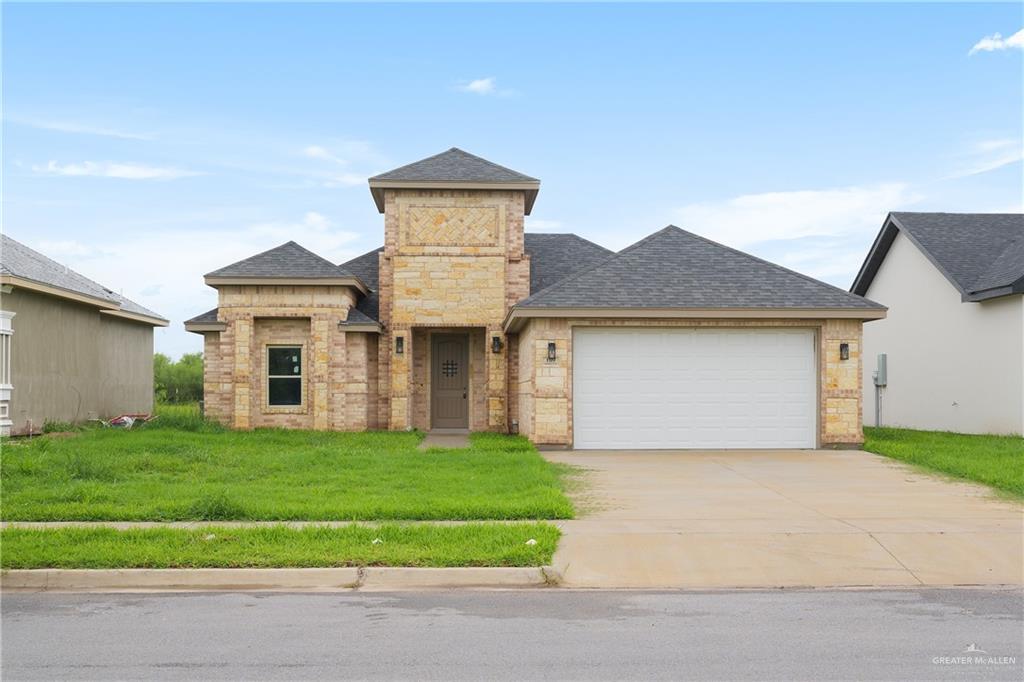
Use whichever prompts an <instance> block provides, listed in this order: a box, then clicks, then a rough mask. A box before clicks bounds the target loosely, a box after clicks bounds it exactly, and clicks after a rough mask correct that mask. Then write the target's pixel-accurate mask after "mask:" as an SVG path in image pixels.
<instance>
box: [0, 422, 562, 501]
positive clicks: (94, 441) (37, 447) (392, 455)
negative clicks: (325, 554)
mask: <svg viewBox="0 0 1024 682" xmlns="http://www.w3.org/2000/svg"><path fill="white" fill-rule="evenodd" d="M165 417H166V418H165ZM420 439H421V435H419V434H417V433H334V432H313V431H285V430H258V431H249V432H236V431H228V430H224V429H221V428H219V427H215V426H212V425H209V424H207V423H204V422H202V421H201V420H199V419H198V418H196V417H195V416H194V415H190V414H186V413H184V412H183V413H182V414H178V415H175V414H173V413H172V414H165V415H162V416H161V419H159V420H158V421H157V422H154V424H152V425H147V426H144V427H142V428H138V429H133V430H131V431H123V430H119V429H98V428H93V429H86V430H84V431H82V432H81V433H78V434H77V435H71V436H59V435H57V434H55V435H54V436H44V437H40V438H34V439H31V440H18V441H9V442H5V443H4V445H3V457H2V458H0V467H2V471H0V494H2V499H3V507H2V518H3V519H4V520H8V521H15V520H18V521H84V520H122V521H132V520H134V521H165V520H221V519H252V520H311V521H315V520H385V521H386V520H399V519H405V520H413V519H463V520H467V519H468V520H473V519H550V518H570V517H572V514H573V509H572V506H571V504H570V502H569V500H568V499H567V498H566V496H565V495H564V493H563V481H562V478H563V474H564V473H565V471H564V469H563V468H560V467H558V466H555V465H553V464H550V463H548V462H547V461H545V460H544V459H543V458H542V457H541V456H540V455H539V454H538V453H537V451H536V450H535V449H534V448H533V446H532V445H531V444H530V443H529V441H527V440H526V439H525V438H521V437H511V436H501V435H494V434H475V435H474V436H473V437H472V447H471V448H468V449H463V450H430V451H428V452H420V451H418V450H417V449H416V446H417V445H418V444H419V442H420Z"/></svg>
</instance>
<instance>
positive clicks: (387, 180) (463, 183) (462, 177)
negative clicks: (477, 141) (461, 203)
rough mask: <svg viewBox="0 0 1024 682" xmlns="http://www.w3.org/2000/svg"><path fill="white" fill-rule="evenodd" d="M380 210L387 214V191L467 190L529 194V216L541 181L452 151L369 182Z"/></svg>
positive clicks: (461, 152)
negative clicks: (423, 189) (394, 189)
mask: <svg viewBox="0 0 1024 682" xmlns="http://www.w3.org/2000/svg"><path fill="white" fill-rule="evenodd" d="M369 182H370V193H371V194H373V200H374V202H376V204H377V210H379V211H380V212H381V213H383V212H384V190H385V189H388V188H412V189H415V188H425V189H429V188H432V187H466V188H476V189H486V188H489V187H493V188H496V189H521V190H524V191H525V192H526V214H527V215H529V214H530V211H531V210H532V209H533V202H534V201H535V200H536V198H537V191H538V189H539V188H540V180H538V179H537V178H532V177H530V176H529V175H524V174H523V173H519V172H518V171H514V170H512V169H511V168H506V167H505V166H499V165H498V164H496V163H494V162H492V161H488V160H487V159H483V158H480V157H479V156H475V155H473V154H470V153H469V152H464V151H462V150H461V149H459V148H458V147H452V148H451V149H449V150H448V151H446V152H441V153H440V154H435V155H434V156H428V157H427V158H425V159H422V160H420V161H415V162H413V163H410V164H407V165H405V166H401V167H400V168H396V169H394V170H390V171H388V172H386V173H381V174H380V175H375V176H373V177H372V178H370V180H369Z"/></svg>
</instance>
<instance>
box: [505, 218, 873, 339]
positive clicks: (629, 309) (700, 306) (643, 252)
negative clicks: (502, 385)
mask: <svg viewBox="0 0 1024 682" xmlns="http://www.w3.org/2000/svg"><path fill="white" fill-rule="evenodd" d="M612 311H615V315H617V316H621V317H637V316H651V314H652V311H658V312H657V314H658V315H665V316H672V317H679V316H681V315H698V316H699V315H709V314H712V315H714V316H721V315H722V314H728V315H730V316H745V315H749V316H765V315H771V316H785V317H853V318H860V319H874V318H878V317H884V316H885V307H884V306H881V305H879V304H877V303H874V302H873V301H869V300H867V299H865V298H863V297H861V296H857V295H855V294H851V293H849V292H847V291H843V290H842V289H839V288H838V287H834V286H831V285H829V284H825V283H824V282H819V281H818V280H816V279H813V278H811V277H807V276H806V275H801V274H800V273H797V272H793V271H792V270H787V269H786V268H783V267H781V266H778V265H775V264H773V263H769V262H767V261H764V260H761V259H760V258H756V257H754V256H751V255H749V254H746V253H743V252H742V251H737V250H735V249H732V248H729V247H727V246H723V245H722V244H718V243H716V242H713V241H711V240H709V239H705V238H704V237H701V236H698V235H696V234H693V233H691V232H687V231H686V230H682V229H680V228H678V227H675V226H674V225H670V226H668V227H666V228H665V229H663V230H660V231H659V232H655V233H654V234H652V235H650V236H649V237H646V238H644V239H642V240H640V241H639V242H637V243H636V244H633V245H632V246H629V247H627V248H625V249H623V250H622V251H619V252H618V253H617V254H615V255H613V256H611V257H609V258H606V259H604V260H601V261H599V262H598V263H597V264H596V265H593V266H591V267H589V268H586V269H583V270H581V271H579V272H577V273H576V274H574V275H570V276H569V277H566V278H565V279H563V280H562V281H560V282H557V283H555V284H553V285H552V286H549V287H547V288H545V289H543V290H541V291H540V292H539V293H536V294H533V295H532V296H530V297H529V298H527V299H525V300H523V301H522V302H521V303H519V304H517V305H516V306H514V307H513V308H512V310H511V311H510V312H509V316H508V318H507V320H506V323H507V324H508V323H512V322H513V321H514V320H516V319H517V318H526V317H538V316H544V317H551V316H566V315H573V316H581V315H584V316H585V315H590V316H602V317H603V316H607V315H608V314H609V313H610V312H612ZM743 311H746V312H743Z"/></svg>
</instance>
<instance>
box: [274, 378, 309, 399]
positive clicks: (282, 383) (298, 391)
mask: <svg viewBox="0 0 1024 682" xmlns="http://www.w3.org/2000/svg"><path fill="white" fill-rule="evenodd" d="M269 381H270V400H269V401H268V402H269V404H271V405H301V404H302V379H298V378H296V379H270V380H269Z"/></svg>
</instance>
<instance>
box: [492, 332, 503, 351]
mask: <svg viewBox="0 0 1024 682" xmlns="http://www.w3.org/2000/svg"><path fill="white" fill-rule="evenodd" d="M504 345H505V344H503V343H502V342H501V337H500V336H492V337H491V352H492V353H500V352H501V347H502V346H504Z"/></svg>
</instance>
